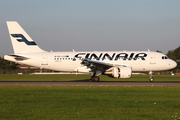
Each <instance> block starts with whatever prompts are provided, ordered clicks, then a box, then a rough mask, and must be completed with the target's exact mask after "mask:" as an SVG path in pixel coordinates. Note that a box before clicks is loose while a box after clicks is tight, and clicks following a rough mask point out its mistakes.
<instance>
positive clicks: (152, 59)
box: [150, 53, 156, 64]
mask: <svg viewBox="0 0 180 120" xmlns="http://www.w3.org/2000/svg"><path fill="white" fill-rule="evenodd" d="M150 57H151V58H150V64H156V57H155V54H153V53H151V56H150Z"/></svg>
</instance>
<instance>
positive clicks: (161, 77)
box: [0, 74, 180, 82]
mask: <svg viewBox="0 0 180 120" xmlns="http://www.w3.org/2000/svg"><path fill="white" fill-rule="evenodd" d="M153 77H154V79H155V82H156V81H169V82H178V81H179V82H180V77H179V76H170V75H154V76H153ZM90 78H91V75H86V74H82V75H72V74H70V75H0V81H90ZM100 81H146V82H149V75H133V76H132V78H130V79H116V78H110V77H108V76H103V75H102V76H100Z"/></svg>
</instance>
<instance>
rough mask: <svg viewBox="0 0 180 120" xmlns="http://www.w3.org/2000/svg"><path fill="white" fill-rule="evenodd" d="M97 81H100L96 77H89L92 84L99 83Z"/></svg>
mask: <svg viewBox="0 0 180 120" xmlns="http://www.w3.org/2000/svg"><path fill="white" fill-rule="evenodd" d="M99 80H100V79H99V77H98V76H92V77H91V81H92V82H99Z"/></svg>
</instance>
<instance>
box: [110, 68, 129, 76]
mask: <svg viewBox="0 0 180 120" xmlns="http://www.w3.org/2000/svg"><path fill="white" fill-rule="evenodd" d="M131 75H132V69H131V67H114V68H113V69H112V76H113V77H115V78H131Z"/></svg>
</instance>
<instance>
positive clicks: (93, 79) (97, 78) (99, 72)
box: [91, 70, 102, 82]
mask: <svg viewBox="0 0 180 120" xmlns="http://www.w3.org/2000/svg"><path fill="white" fill-rule="evenodd" d="M101 74H102V72H101V71H99V70H96V72H94V73H93V76H92V77H91V81H92V82H99V80H100V78H99V77H98V75H101Z"/></svg>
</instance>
